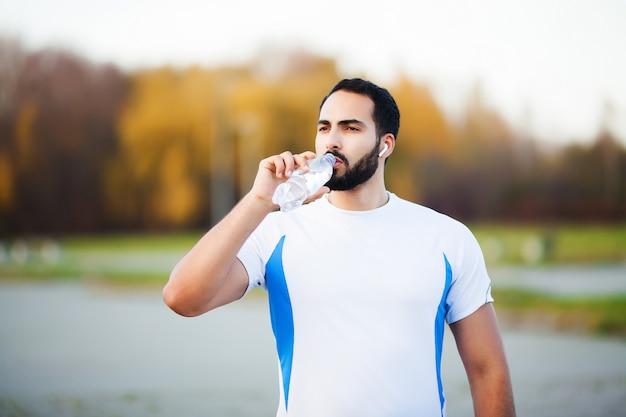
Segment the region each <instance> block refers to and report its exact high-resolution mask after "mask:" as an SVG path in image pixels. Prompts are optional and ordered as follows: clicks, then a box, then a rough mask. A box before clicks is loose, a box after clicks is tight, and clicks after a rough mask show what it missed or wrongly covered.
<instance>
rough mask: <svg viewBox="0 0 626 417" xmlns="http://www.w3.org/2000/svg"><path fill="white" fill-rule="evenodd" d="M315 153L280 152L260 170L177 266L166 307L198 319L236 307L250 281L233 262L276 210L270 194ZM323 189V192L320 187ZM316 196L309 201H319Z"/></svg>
mask: <svg viewBox="0 0 626 417" xmlns="http://www.w3.org/2000/svg"><path fill="white" fill-rule="evenodd" d="M313 157H315V154H314V153H313V152H305V153H303V154H300V155H296V156H294V155H292V154H291V153H290V152H284V153H282V154H281V155H277V156H271V157H269V158H266V159H264V160H262V161H261V162H260V164H259V171H258V173H257V176H256V179H255V181H254V185H253V186H252V189H251V190H250V192H249V193H248V194H247V195H246V196H245V197H244V198H243V199H242V200H241V201H240V202H239V203H238V204H237V205H236V206H235V207H234V208H233V210H232V211H231V212H230V213H229V214H228V215H227V216H226V217H224V219H223V220H222V221H221V222H219V223H218V224H217V225H215V227H213V228H212V229H211V230H209V231H208V232H207V233H206V234H205V235H204V236H203V237H202V238H201V239H200V240H199V241H198V242H197V243H196V244H195V246H194V247H193V248H192V249H191V250H190V251H189V252H188V253H187V254H186V255H185V256H184V257H183V258H182V259H181V260H180V261H179V262H178V264H177V265H176V267H175V268H174V270H173V271H172V273H171V275H170V279H169V281H168V283H167V284H166V285H165V288H164V289H163V299H164V300H165V303H166V304H167V305H168V306H169V307H170V308H171V309H172V310H174V311H175V312H177V313H178V314H181V315H183V316H198V315H200V314H203V313H205V312H207V311H209V310H211V309H213V308H216V307H219V306H221V305H224V304H227V303H229V302H231V301H235V300H237V299H239V298H241V296H242V295H243V294H244V293H245V291H246V289H247V287H248V275H247V272H246V270H245V268H244V267H243V265H242V264H241V262H240V261H239V260H238V259H237V253H238V252H239V250H240V249H241V247H242V246H243V244H244V243H245V241H246V239H247V238H248V237H249V236H250V234H251V233H252V232H253V231H254V229H256V227H257V226H258V225H259V224H260V223H261V221H262V220H263V219H264V218H265V216H267V214H268V213H270V212H271V211H273V210H275V209H276V206H275V205H274V204H273V203H272V201H271V198H272V194H273V192H274V190H275V189H276V187H277V186H278V184H280V183H281V182H283V181H284V180H285V177H286V176H289V175H290V172H291V171H293V170H295V168H297V167H302V168H303V169H304V170H306V169H308V168H307V167H306V160H307V159H310V158H313ZM324 188H325V187H324ZM326 191H327V189H323V190H320V191H319V192H318V193H317V194H316V195H315V196H314V197H313V198H317V197H319V196H321V195H322V194H323V193H324V192H326Z"/></svg>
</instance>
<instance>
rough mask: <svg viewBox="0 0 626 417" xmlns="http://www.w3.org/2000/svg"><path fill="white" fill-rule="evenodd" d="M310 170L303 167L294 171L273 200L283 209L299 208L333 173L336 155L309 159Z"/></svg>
mask: <svg viewBox="0 0 626 417" xmlns="http://www.w3.org/2000/svg"><path fill="white" fill-rule="evenodd" d="M307 164H308V166H309V172H307V173H304V172H303V171H302V170H301V169H297V170H295V171H294V172H293V174H292V175H291V177H289V179H288V180H287V181H285V182H283V183H282V184H280V185H279V186H278V188H276V191H275V192H274V196H273V197H272V201H273V202H274V204H278V205H279V206H280V210H281V211H290V210H293V209H295V208H298V207H300V206H301V205H302V203H304V200H306V199H307V197H309V196H310V195H311V194H313V193H315V192H316V191H317V190H319V189H320V188H322V186H323V185H324V184H326V183H327V182H328V180H329V179H330V177H331V176H332V175H333V165H334V164H335V157H334V156H333V155H332V154H329V153H327V154H324V155H322V156H318V157H317V158H315V159H309V160H308V161H307Z"/></svg>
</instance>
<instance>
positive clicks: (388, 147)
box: [378, 133, 396, 158]
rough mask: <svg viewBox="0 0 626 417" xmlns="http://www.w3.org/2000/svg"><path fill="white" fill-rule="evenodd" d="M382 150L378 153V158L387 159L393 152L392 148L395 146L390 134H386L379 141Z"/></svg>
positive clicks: (394, 139) (394, 140) (393, 138)
mask: <svg viewBox="0 0 626 417" xmlns="http://www.w3.org/2000/svg"><path fill="white" fill-rule="evenodd" d="M381 145H382V148H381V150H380V152H379V153H378V157H379V158H387V157H388V156H389V155H391V153H392V152H393V148H395V146H396V138H395V137H394V136H393V135H392V134H391V133H387V134H386V135H385V136H383V139H382V140H381Z"/></svg>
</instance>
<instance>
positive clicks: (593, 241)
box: [470, 223, 626, 265]
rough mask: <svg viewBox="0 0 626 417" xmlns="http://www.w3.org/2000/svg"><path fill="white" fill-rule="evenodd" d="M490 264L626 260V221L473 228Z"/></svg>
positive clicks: (477, 226) (614, 261) (611, 261)
mask: <svg viewBox="0 0 626 417" xmlns="http://www.w3.org/2000/svg"><path fill="white" fill-rule="evenodd" d="M470 228H471V229H472V231H473V232H474V234H475V236H476V239H477V240H478V241H479V243H480V244H481V246H482V248H483V252H484V253H485V259H486V260H487V263H488V264H511V265H519V264H538V263H542V264H556V265H559V264H570V265H571V264H588V263H593V264H599V263H616V262H626V223H620V224H606V225H600V224H597V225H582V224H565V225H558V226H556V225H548V226H537V225H533V226H527V225H521V224H517V225H516V224H512V225H511V224H508V225H475V226H472V227H470Z"/></svg>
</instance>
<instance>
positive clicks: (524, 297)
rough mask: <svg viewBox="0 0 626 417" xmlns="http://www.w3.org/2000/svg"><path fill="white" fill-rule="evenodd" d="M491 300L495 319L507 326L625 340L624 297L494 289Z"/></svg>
mask: <svg viewBox="0 0 626 417" xmlns="http://www.w3.org/2000/svg"><path fill="white" fill-rule="evenodd" d="M493 297H494V299H495V300H496V309H497V311H498V315H499V316H501V317H502V319H503V322H504V323H506V324H507V325H510V326H514V327H525V326H528V327H534V328H536V327H544V328H547V329H549V330H559V331H568V332H577V333H585V334H595V335H600V336H612V337H618V338H622V339H624V338H626V294H615V295H609V296H594V297H563V296H554V295H546V294H542V293H539V292H536V291H528V290H522V289H499V290H495V289H494V290H493Z"/></svg>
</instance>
